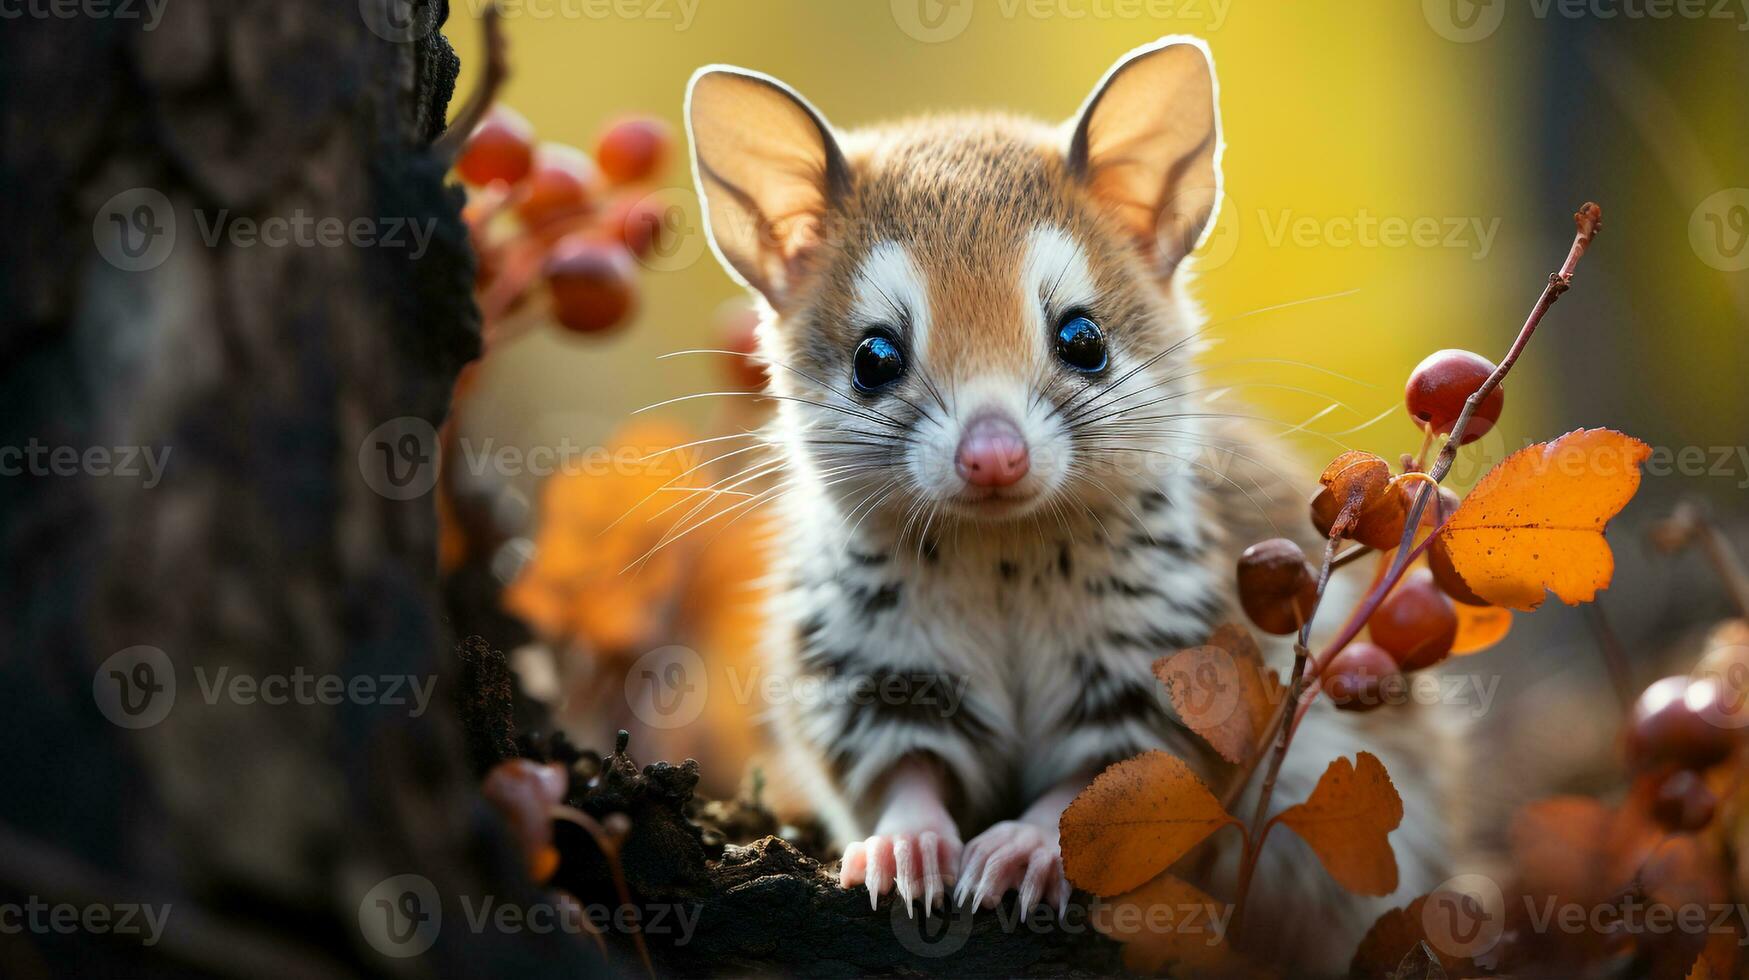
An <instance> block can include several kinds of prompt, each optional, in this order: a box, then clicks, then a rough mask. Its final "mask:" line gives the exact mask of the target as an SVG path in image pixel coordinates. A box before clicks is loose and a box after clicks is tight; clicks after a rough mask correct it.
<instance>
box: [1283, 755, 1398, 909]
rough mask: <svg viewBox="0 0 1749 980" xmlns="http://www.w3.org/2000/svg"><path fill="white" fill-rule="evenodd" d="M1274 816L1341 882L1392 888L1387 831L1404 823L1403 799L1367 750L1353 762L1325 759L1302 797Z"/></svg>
mask: <svg viewBox="0 0 1749 980" xmlns="http://www.w3.org/2000/svg"><path fill="white" fill-rule="evenodd" d="M1275 819H1276V821H1277V822H1279V823H1282V824H1285V825H1286V826H1288V827H1291V828H1292V829H1293V830H1294V832H1295V833H1297V834H1299V835H1300V837H1301V838H1303V839H1304V840H1305V842H1306V843H1307V844H1310V845H1311V846H1312V851H1313V852H1314V853H1316V854H1317V855H1318V860H1319V861H1322V862H1323V864H1324V870H1326V871H1328V872H1330V877H1332V878H1335V879H1336V880H1337V882H1339V883H1340V884H1341V885H1342V887H1344V888H1346V889H1348V890H1349V891H1351V892H1355V893H1356V894H1360V895H1389V894H1390V893H1391V892H1394V891H1396V890H1397V856H1396V855H1395V854H1394V853H1392V851H1391V840H1390V833H1391V831H1393V830H1395V829H1397V825H1398V824H1400V823H1402V822H1403V800H1402V798H1401V797H1399V796H1398V795H1397V788H1396V787H1395V786H1393V785H1391V777H1390V774H1389V773H1387V772H1385V766H1384V763H1382V762H1380V761H1379V760H1378V757H1377V756H1375V755H1373V754H1372V753H1370V752H1362V753H1360V756H1359V757H1358V760H1357V763H1350V762H1349V761H1348V760H1347V759H1337V760H1336V761H1335V762H1332V763H1330V767H1329V768H1328V769H1325V770H1324V775H1323V776H1321V777H1319V779H1318V785H1317V786H1316V787H1314V788H1313V789H1312V795H1311V796H1310V797H1308V798H1307V799H1306V802H1304V803H1301V804H1298V805H1297V806H1291V807H1288V808H1287V809H1286V810H1283V811H1282V813H1281V815H1280V816H1278V817H1276V818H1275Z"/></svg>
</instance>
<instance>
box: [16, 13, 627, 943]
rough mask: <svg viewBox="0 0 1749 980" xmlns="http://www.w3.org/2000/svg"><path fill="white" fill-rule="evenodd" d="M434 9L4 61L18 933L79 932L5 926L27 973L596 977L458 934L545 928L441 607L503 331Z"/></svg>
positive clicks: (187, 29) (55, 48)
mask: <svg viewBox="0 0 1749 980" xmlns="http://www.w3.org/2000/svg"><path fill="white" fill-rule="evenodd" d="M403 2H404V0H363V2H360V0H321V2H316V0H298V2H294V0H171V2H168V3H165V2H162V0H157V2H151V3H147V2H145V0H126V2H122V0H118V2H112V3H104V4H85V5H83V6H80V5H73V6H70V7H69V6H68V5H63V4H47V3H44V4H35V5H31V6H30V7H27V8H23V9H25V10H26V13H25V14H24V16H22V17H17V18H15V19H11V20H8V21H7V22H6V24H5V25H4V28H3V29H0V73H3V85H0V99H3V100H4V103H3V107H0V113H3V114H0V119H3V123H0V126H3V131H0V187H3V188H4V190H3V191H0V194H3V195H4V203H3V205H0V206H3V207H4V209H5V210H4V214H3V217H4V219H5V222H4V228H5V231H4V235H0V242H3V244H0V275H3V285H0V309H3V310H4V322H3V326H0V349H3V351H4V355H3V357H0V365H3V366H0V374H3V376H0V392H3V394H0V403H3V410H0V447H3V448H0V453H3V455H0V468H3V474H0V535H3V537H0V546H3V547H4V549H5V550H4V559H5V561H4V570H3V571H0V575H3V576H4V583H5V584H4V588H3V589H0V688H3V690H4V692H5V693H4V695H3V697H4V698H5V701H6V707H5V709H4V710H3V711H0V762H3V776H0V778H3V779H4V783H3V784H0V903H17V904H18V905H19V906H20V907H21V908H22V909H23V910H24V911H25V912H26V913H28V912H29V910H30V909H32V908H33V907H43V908H49V909H52V908H53V907H55V906H57V905H62V906H65V905H70V906H72V907H74V908H75V909H76V910H77V912H78V914H79V915H80V924H77V925H75V926H74V927H72V928H64V926H65V924H66V923H67V921H68V920H67V919H66V918H64V917H63V918H59V919H57V918H56V917H55V915H54V913H53V912H43V913H41V914H40V915H39V916H37V918H35V919H27V920H25V922H26V928H25V929H24V931H22V932H19V933H17V934H4V933H0V974H4V975H6V976H9V977H39V976H40V977H47V976H68V975H79V976H107V975H120V976H156V975H164V976H169V975H175V976H187V975H191V974H194V975H200V974H224V975H243V976H250V977H255V978H259V977H272V976H310V977H328V976H345V975H374V974H385V975H395V976H407V975H429V976H464V975H470V974H475V975H477V974H480V973H483V972H491V973H494V974H500V975H514V976H540V975H550V976H563V977H579V976H588V975H592V974H594V973H598V972H602V961H601V959H600V957H599V956H598V954H596V953H595V951H594V948H593V946H592V945H590V944H588V943H586V942H580V941H579V942H569V943H555V942H553V941H552V938H551V937H548V936H538V935H533V934H530V933H527V932H515V931H506V930H497V929H490V928H489V929H485V930H483V931H480V932H478V933H476V932H475V931H474V930H472V929H470V928H469V927H468V923H467V920H466V918H465V915H464V909H463V907H462V905H461V902H462V901H463V900H464V899H466V900H469V901H473V902H475V903H477V902H478V901H479V900H480V899H481V898H482V897H484V896H493V897H494V898H495V899H496V900H498V901H528V900H538V899H537V897H536V896H535V895H534V893H533V892H532V889H531V888H530V886H529V885H527V884H526V883H525V882H524V879H523V874H522V872H521V870H520V858H519V856H518V855H516V854H515V853H514V852H513V851H512V850H511V849H510V847H509V846H508V845H507V844H506V843H505V842H504V840H503V838H502V834H501V833H500V831H499V830H498V829H497V823H496V821H495V820H494V819H493V818H492V817H491V816H490V815H489V813H488V812H487V811H486V810H485V808H484V807H483V805H482V804H481V803H480V801H479V796H478V792H477V789H476V781H475V773H474V772H472V771H471V768H470V767H469V765H468V762H467V754H466V752H465V750H464V745H463V738H462V732H461V728H460V725H459V724H458V722H457V720H456V719H457V712H456V710H455V706H454V701H455V699H456V697H457V692H456V690H455V685H454V683H453V681H454V678H455V673H454V671H455V666H454V665H455V659H454V658H453V657H452V656H449V655H448V650H449V649H450V647H451V642H450V640H449V639H448V638H446V637H445V635H444V628H443V625H442V623H441V622H440V621H439V618H438V616H437V615H436V613H435V609H436V608H437V605H436V583H435V580H434V571H433V569H434V567H435V558H434V550H435V522H434V517H433V509H432V503H431V496H430V494H429V493H428V492H423V491H425V490H428V489H429V482H428V478H429V477H430V476H433V475H434V474H435V458H434V456H433V454H432V450H433V448H434V444H433V440H432V430H433V426H435V425H436V424H438V423H439V422H440V421H441V419H442V417H443V415H444V413H445V411H446V409H447V400H448V394H449V389H450V384H451V381H452V379H453V378H454V376H455V372H456V371H457V369H458V368H459V367H460V366H461V365H462V363H463V362H464V361H466V360H467V359H468V358H470V357H472V356H474V354H475V353H476V351H477V347H478V336H477V334H478V331H477V320H476V314H475V312H474V305H473V302H472V298H471V294H470V287H471V283H472V259H471V257H470V256H469V253H468V249H467V240H466V235H465V232H464V229H463V226H462V224H461V222H460V221H459V217H458V210H459V206H460V203H461V198H460V194H459V192H458V191H456V190H454V189H451V188H446V187H445V186H444V183H443V178H444V173H445V171H446V169H447V164H446V163H445V162H444V161H441V160H438V159H436V158H435V157H434V156H433V155H432V154H431V152H430V144H431V141H432V140H433V138H434V137H436V136H437V135H438V134H439V132H440V131H441V128H442V126H443V121H444V113H445V109H446V106H447V104H448V101H449V98H450V95H451V91H452V88H453V85H454V79H455V74H456V59H455V56H454V54H453V53H452V52H451V50H450V48H449V47H448V45H447V43H446V42H445V41H444V40H443V38H442V37H441V35H439V34H438V33H437V32H436V30H435V28H436V25H437V24H438V23H440V22H441V20H442V18H443V17H444V16H445V14H446V11H445V10H444V9H443V6H442V4H441V2H435V3H431V4H430V5H424V3H423V0H421V3H422V5H421V6H419V7H418V8H417V9H415V10H413V11H410V12H409V11H405V10H403V11H400V13H402V14H403V15H405V14H407V13H411V14H412V19H411V21H408V20H407V18H406V17H405V16H403V17H402V18H400V19H396V18H395V17H394V16H393V15H394V14H395V13H397V11H396V10H395V9H394V7H395V6H396V5H398V4H401V3H403ZM15 9H18V8H15ZM69 11H70V15H66V14H67V13H68V12H69ZM300 228H301V229H302V230H301V231H300ZM423 235H429V238H428V240H427V239H422V238H421V237H420V236H423ZM386 467H393V469H394V471H393V472H390V471H389V469H387V468H386ZM396 678H400V679H401V680H399V681H397V680H396ZM409 679H410V680H411V682H412V686H409V685H408V681H409ZM367 682H368V683H370V684H371V686H370V687H369V688H366V687H365V686H363V685H365V684H366V683H367ZM334 685H340V686H341V689H342V690H343V691H344V693H343V694H339V695H336V694H335V690H336V688H335V686H334ZM395 685H399V686H396V687H395V689H394V690H393V691H391V690H390V688H391V686H395ZM426 685H431V686H432V689H434V691H435V695H434V698H433V702H432V703H431V704H429V705H428V706H427V707H428V710H424V711H420V710H418V707H417V706H416V705H415V704H413V703H411V701H410V699H411V694H410V692H411V691H412V690H414V689H416V688H418V687H423V686H426ZM274 701H283V702H285V703H272V702H274ZM330 701H333V702H336V703H328V702H330ZM397 701H399V702H402V703H395V702H397ZM398 875H416V876H418V880H415V879H411V878H408V879H397V880H394V881H390V882H389V884H388V885H386V886H381V887H379V883H382V882H385V881H387V880H389V879H394V878H395V876H398ZM420 881H423V882H426V883H428V884H427V885H420V884H419V882H420ZM373 888H375V889H376V891H375V893H374V894H373V892H372V890H373ZM431 896H437V897H436V898H435V900H434V902H433V901H428V899H430V897H431ZM379 900H381V901H382V903H383V904H378V903H379ZM135 906H147V907H150V908H151V909H153V910H156V911H163V910H165V909H167V916H166V917H165V918H164V919H163V920H162V922H163V925H162V932H161V934H160V935H158V936H156V937H154V936H151V935H149V934H144V929H143V928H142V923H143V922H145V921H146V920H145V918H144V915H143V911H144V910H143V909H140V908H135V911H134V912H132V913H129V912H128V909H129V908H130V907H135ZM94 909H99V910H105V911H101V912H97V913H93V912H92V910H94ZM124 915H129V916H131V922H130V923H129V925H131V926H132V927H133V929H132V930H131V931H130V930H129V929H127V928H124V926H123V923H122V921H121V920H122V917H123V916H124ZM396 915H402V916H403V918H401V919H399V920H397V919H396V918H395V916H396ZM439 915H441V922H442V923H443V925H442V927H441V928H433V926H434V925H435V924H436V921H435V920H436V919H437V917H438V916H439ZM406 916H412V918H407V917H406ZM99 918H102V919H104V920H105V921H103V922H98V921H97V920H98V919H99ZM93 923H96V924H93ZM8 932H10V930H8ZM154 939H155V941H153V940H154ZM397 940H405V941H404V942H397ZM427 940H429V942H430V948H429V949H428V950H426V951H424V952H423V953H422V954H421V955H418V956H402V955H399V954H403V953H407V952H409V951H410V950H412V948H413V947H414V946H417V945H419V944H421V943H424V942H426V941H427ZM488 965H489V967H490V969H489V971H488V970H487V966H488Z"/></svg>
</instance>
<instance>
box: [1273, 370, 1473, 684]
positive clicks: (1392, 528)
mask: <svg viewBox="0 0 1749 980" xmlns="http://www.w3.org/2000/svg"><path fill="white" fill-rule="evenodd" d="M1494 370H1495V366H1494V364H1493V363H1492V362H1490V361H1489V360H1488V359H1487V358H1485V357H1482V356H1481V355H1479V354H1473V353H1470V352H1469V351H1462V350H1442V351H1439V352H1437V353H1435V354H1433V355H1431V356H1429V357H1428V358H1427V359H1426V360H1424V361H1422V362H1421V363H1420V364H1419V365H1418V366H1417V367H1416V368H1415V370H1414V371H1413V372H1412V373H1411V374H1410V376H1409V381H1408V384H1407V385H1406V386H1405V388H1404V404H1405V407H1406V408H1407V409H1408V412H1409V416H1410V418H1411V419H1413V420H1414V422H1415V424H1416V425H1417V426H1418V427H1420V428H1421V430H1422V431H1423V433H1424V435H1425V441H1424V443H1423V450H1422V457H1421V458H1420V459H1413V458H1410V457H1408V456H1405V457H1404V463H1403V466H1402V467H1401V472H1398V473H1393V472H1392V471H1391V467H1390V464H1388V463H1386V462H1385V461H1384V460H1383V459H1382V458H1380V457H1378V456H1375V455H1373V454H1371V453H1363V452H1349V453H1343V454H1342V455H1341V456H1338V457H1337V458H1336V460H1335V461H1333V462H1332V463H1331V464H1330V467H1329V468H1328V469H1327V470H1325V472H1324V475H1323V477H1322V479H1321V481H1320V482H1321V484H1322V486H1321V487H1320V489H1319V490H1318V492H1317V494H1316V495H1314V496H1313V498H1312V503H1311V520H1312V526H1313V527H1314V528H1315V529H1316V530H1317V532H1318V534H1319V535H1320V536H1322V537H1323V538H1325V539H1326V541H1327V542H1329V547H1328V551H1327V555H1326V558H1327V561H1328V562H1329V563H1331V564H1333V565H1334V564H1337V563H1342V564H1345V563H1346V562H1347V561H1348V560H1350V559H1352V558H1354V557H1359V556H1360V555H1361V554H1362V553H1364V552H1366V551H1377V552H1379V553H1380V554H1381V556H1382V559H1383V560H1384V561H1385V562H1386V563H1387V564H1388V563H1389V562H1390V560H1391V558H1392V557H1393V555H1394V552H1395V551H1396V549H1398V548H1399V547H1400V546H1401V545H1403V544H1404V543H1411V544H1413V543H1416V542H1422V543H1424V544H1425V548H1424V549H1423V551H1422V556H1424V558H1425V564H1424V566H1422V567H1415V568H1413V569H1411V570H1410V571H1408V573H1407V574H1405V575H1404V576H1403V577H1402V579H1401V580H1400V581H1398V582H1397V584H1396V585H1395V587H1394V588H1392V589H1391V590H1390V591H1389V592H1388V593H1387V594H1386V595H1385V596H1384V597H1383V599H1382V601H1380V602H1379V603H1378V604H1377V606H1376V608H1373V609H1372V610H1371V612H1370V615H1368V616H1367V618H1366V624H1365V625H1366V632H1367V634H1368V638H1367V639H1365V640H1359V639H1356V640H1353V641H1352V642H1349V643H1347V644H1346V645H1344V646H1343V647H1341V648H1340V649H1338V650H1336V651H1335V653H1334V655H1333V656H1332V657H1331V658H1330V659H1329V661H1328V663H1326V664H1324V666H1323V671H1322V675H1321V677H1322V687H1323V690H1324V692H1325V693H1327V694H1328V695H1330V698H1331V700H1332V701H1333V702H1334V703H1335V704H1336V706H1337V707H1339V708H1343V709H1347V710H1350V711H1369V710H1372V709H1374V708H1378V707H1380V706H1382V705H1383V704H1385V703H1386V701H1387V700H1388V698H1386V697H1385V696H1384V693H1385V691H1386V690H1387V688H1388V687H1389V686H1391V685H1397V684H1400V683H1401V675H1402V674H1406V673H1409V672H1411V671H1416V670H1422V669H1425V668H1427V667H1431V666H1433V665H1435V664H1437V663H1439V662H1440V661H1442V660H1444V659H1445V658H1446V657H1447V656H1449V655H1450V654H1451V652H1452V648H1453V646H1454V644H1455V643H1456V641H1457V637H1458V627H1459V614H1458V610H1457V607H1456V603H1464V604H1466V605H1475V606H1486V605H1488V603H1487V601H1486V600H1484V599H1482V598H1481V597H1480V596H1478V595H1476V593H1475V592H1474V591H1473V590H1472V589H1471V588H1470V586H1469V585H1468V583H1466V582H1465V581H1464V580H1463V578H1462V577H1461V576H1460V575H1459V574H1458V573H1457V570H1456V569H1455V568H1454V567H1453V565H1452V562H1451V560H1450V558H1449V556H1447V555H1446V553H1445V551H1444V548H1443V546H1442V544H1441V539H1440V538H1439V537H1437V536H1434V537H1433V538H1432V540H1429V541H1424V537H1425V536H1426V535H1432V534H1433V532H1434V531H1435V530H1437V529H1438V528H1439V527H1440V526H1441V525H1442V524H1443V523H1444V522H1445V521H1446V520H1447V519H1448V518H1449V517H1450V516H1451V515H1452V514H1453V513H1455V512H1456V511H1457V508H1458V505H1459V504H1460V503H1461V500H1460V499H1459V497H1458V495H1457V494H1456V493H1453V492H1452V491H1451V490H1450V489H1447V488H1445V487H1440V486H1437V481H1436V480H1434V479H1433V478H1432V477H1431V476H1429V474H1428V473H1427V472H1426V470H1425V463H1426V449H1427V447H1429V446H1431V445H1432V442H1433V439H1434V437H1436V436H1447V437H1449V436H1450V435H1451V433H1452V431H1453V428H1454V427H1455V426H1456V424H1457V422H1458V419H1459V418H1460V416H1462V414H1463V411H1464V407H1465V404H1466V402H1468V400H1469V398H1470V396H1471V395H1474V394H1475V393H1476V392H1477V391H1479V390H1480V389H1481V388H1482V387H1483V385H1484V384H1485V383H1486V382H1487V381H1488V379H1489V377H1491V376H1492V375H1493V374H1494ZM1505 401H1506V395H1505V391H1504V389H1503V388H1502V387H1501V386H1500V385H1498V384H1496V385H1495V386H1494V387H1493V388H1492V389H1491V390H1490V391H1489V392H1488V393H1487V395H1486V396H1484V397H1483V398H1482V400H1481V401H1479V402H1478V403H1477V406H1476V408H1475V410H1474V411H1473V412H1472V413H1471V415H1470V418H1469V420H1468V422H1467V423H1466V425H1465V428H1464V431H1463V432H1462V433H1461V435H1460V438H1459V444H1460V445H1462V444H1466V443H1469V442H1470V441H1472V439H1474V438H1475V437H1477V436H1479V435H1481V434H1483V433H1485V432H1487V431H1488V430H1489V429H1490V428H1492V427H1493V425H1494V423H1495V422H1497V421H1499V418H1500V411H1501V409H1502V408H1503V407H1504V405H1505ZM1427 489H1432V490H1434V491H1435V492H1434V493H1432V494H1430V495H1429V501H1428V504H1427V505H1426V506H1424V507H1423V508H1422V509H1421V514H1420V517H1419V519H1418V520H1417V523H1416V530H1415V534H1414V535H1408V534H1405V530H1406V528H1407V527H1408V523H1409V519H1410V514H1411V513H1413V512H1414V511H1415V510H1416V502H1417V497H1418V496H1419V495H1420V494H1421V493H1422V492H1423V491H1424V490H1427ZM1344 542H1353V546H1352V547H1351V550H1350V551H1349V552H1348V553H1347V554H1345V555H1342V556H1341V557H1340V558H1338V557H1337V555H1336V551H1337V548H1338V547H1340V546H1341V545H1342V543H1344ZM1418 560H1419V559H1418ZM1320 578H1321V574H1320V571H1319V570H1318V569H1317V568H1316V567H1315V566H1314V565H1313V564H1312V563H1311V562H1309V561H1308V560H1307V559H1306V556H1305V554H1304V553H1303V552H1302V551H1301V550H1300V548H1299V546H1298V545H1296V544H1294V543H1293V542H1292V541H1290V540H1288V539H1286V538H1273V539H1270V540H1268V541H1264V542H1261V543H1259V544H1256V545H1253V546H1251V547H1250V548H1249V549H1247V550H1246V551H1245V553H1244V554H1243V555H1241V556H1240V558H1239V598H1240V604H1241V605H1242V607H1243V608H1244V610H1245V614H1246V615H1247V616H1249V617H1250V618H1251V621H1252V622H1253V623H1254V624H1256V626H1257V627H1258V628H1259V629H1261V630H1264V631H1265V632H1268V633H1274V634H1277V635H1283V636H1285V635H1287V634H1290V633H1296V632H1298V633H1302V636H1301V642H1302V645H1303V643H1304V641H1305V636H1304V635H1303V633H1304V630H1305V627H1306V625H1307V623H1309V621H1310V620H1311V617H1312V615H1313V613H1314V611H1315V610H1316V608H1317V605H1318V601H1319V597H1320V595H1321V593H1322V584H1321V583H1320Z"/></svg>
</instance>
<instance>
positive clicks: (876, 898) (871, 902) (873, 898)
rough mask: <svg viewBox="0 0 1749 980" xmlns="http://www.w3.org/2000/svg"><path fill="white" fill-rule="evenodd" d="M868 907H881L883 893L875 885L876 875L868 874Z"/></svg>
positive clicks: (871, 908)
mask: <svg viewBox="0 0 1749 980" xmlns="http://www.w3.org/2000/svg"><path fill="white" fill-rule="evenodd" d="M868 907H869V909H870V910H871V911H872V910H874V909H878V908H880V907H881V893H880V890H879V889H877V888H876V887H875V879H874V875H869V876H868Z"/></svg>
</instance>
